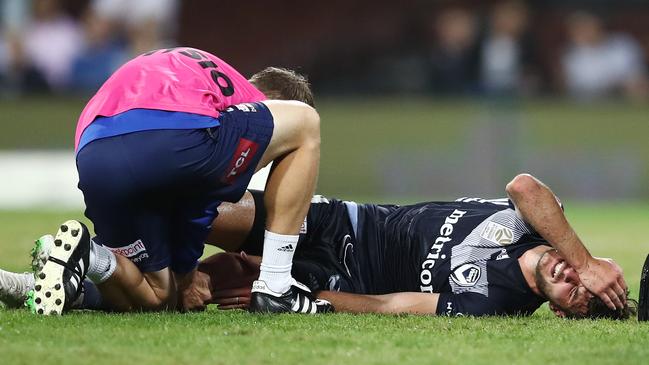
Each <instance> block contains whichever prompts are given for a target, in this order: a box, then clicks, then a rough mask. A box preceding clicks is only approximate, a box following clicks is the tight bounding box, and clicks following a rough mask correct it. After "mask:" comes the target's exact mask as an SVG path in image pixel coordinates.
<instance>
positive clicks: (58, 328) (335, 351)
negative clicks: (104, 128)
mask: <svg viewBox="0 0 649 365" xmlns="http://www.w3.org/2000/svg"><path fill="white" fill-rule="evenodd" d="M567 214H568V216H569V219H570V220H571V221H572V222H573V225H574V227H575V228H576V230H577V231H578V232H580V233H581V236H582V238H583V239H584V241H585V242H587V244H588V246H589V247H590V248H591V251H592V252H593V254H595V255H598V256H609V257H613V258H615V259H616V260H617V261H618V262H619V263H620V264H621V265H622V267H623V268H624V271H625V274H626V277H627V282H628V283H629V285H630V287H631V289H632V291H633V295H635V296H636V297H637V293H638V280H639V273H640V269H641V266H642V262H643V261H644V258H645V256H646V254H647V253H648V252H649V239H647V236H646V234H645V230H646V222H648V221H649V205H643V204H640V205H629V204H588V205H584V204H567ZM79 215H80V213H78V212H61V213H39V212H34V211H22V212H9V211H6V212H0V232H2V233H1V234H0V267H3V268H6V269H11V270H25V269H26V268H27V261H28V260H27V252H28V251H29V249H30V247H31V241H32V240H33V239H34V238H36V237H37V236H39V235H41V234H42V233H44V232H50V231H52V230H54V229H55V228H56V227H57V226H58V224H59V223H60V222H61V221H63V220H65V219H67V218H69V217H72V216H79ZM647 343H649V324H647V323H638V322H637V321H635V320H633V321H629V322H625V323H622V322H613V321H586V320H584V321H574V320H562V319H558V318H554V316H553V315H552V314H551V313H550V312H549V310H548V309H547V308H546V307H543V308H542V309H541V310H539V311H538V312H537V313H536V314H535V315H534V316H532V317H529V318H479V319H478V318H443V317H439V318H435V317H417V316H378V315H348V314H333V315H323V316H317V317H307V316H301V315H279V316H265V315H251V314H248V313H246V312H242V311H234V312H226V311H223V312H220V311H218V310H217V309H216V308H210V309H209V310H208V311H207V312H205V313H191V314H174V313H165V314H129V315H116V314H102V313H91V312H77V313H73V314H69V315H66V316H63V317H51V318H50V317H36V316H34V315H31V314H30V313H28V312H27V311H25V310H19V311H14V310H11V311H9V310H4V311H3V310H1V309H0V349H1V354H0V364H32V365H33V364H70V365H73V364H119V363H124V364H141V365H143V364H156V365H158V364H297V363H308V364H356V365H364V364H441V363H445V364H493V363H503V364H510V363H511V364H548V363H560V362H569V363H573V364H642V363H646V362H647V361H646V359H647V357H649V347H648V346H647Z"/></svg>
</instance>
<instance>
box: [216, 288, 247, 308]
mask: <svg viewBox="0 0 649 365" xmlns="http://www.w3.org/2000/svg"><path fill="white" fill-rule="evenodd" d="M250 289H251V287H250V286H247V287H242V288H232V289H222V290H215V291H214V292H213V293H212V299H211V301H210V303H213V304H218V306H219V307H218V308H219V309H225V310H227V309H247V308H248V305H250Z"/></svg>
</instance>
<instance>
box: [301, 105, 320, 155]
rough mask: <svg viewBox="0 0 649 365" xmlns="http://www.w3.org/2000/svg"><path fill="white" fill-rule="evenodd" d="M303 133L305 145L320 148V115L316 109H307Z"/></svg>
mask: <svg viewBox="0 0 649 365" xmlns="http://www.w3.org/2000/svg"><path fill="white" fill-rule="evenodd" d="M302 132H303V133H302V135H303V136H304V144H305V145H308V146H310V147H319V146H320V115H319V114H318V112H317V111H316V110H315V109H314V108H311V107H308V108H305V110H304V117H303V123H302Z"/></svg>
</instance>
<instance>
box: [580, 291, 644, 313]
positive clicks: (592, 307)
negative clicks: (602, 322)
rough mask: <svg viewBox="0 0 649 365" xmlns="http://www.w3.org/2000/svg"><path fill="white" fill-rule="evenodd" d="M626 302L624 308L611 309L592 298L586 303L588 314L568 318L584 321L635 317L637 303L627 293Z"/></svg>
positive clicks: (597, 298)
mask: <svg viewBox="0 0 649 365" xmlns="http://www.w3.org/2000/svg"><path fill="white" fill-rule="evenodd" d="M626 296H627V300H626V304H625V305H624V308H619V309H611V308H609V307H608V306H607V305H606V304H604V302H603V301H602V300H601V299H599V297H596V296H594V297H592V298H590V300H589V301H588V312H586V313H585V314H580V313H568V314H567V317H568V318H585V319H600V318H605V319H616V320H626V319H629V318H631V317H635V316H636V315H637V314H638V302H637V301H636V300H635V299H631V298H629V291H628V290H627V293H626Z"/></svg>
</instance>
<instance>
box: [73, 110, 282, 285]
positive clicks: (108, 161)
mask: <svg viewBox="0 0 649 365" xmlns="http://www.w3.org/2000/svg"><path fill="white" fill-rule="evenodd" d="M155 112H157V113H170V114H169V115H170V117H173V118H181V117H182V115H183V114H184V113H173V112H165V111H155ZM129 113H133V112H132V111H127V112H124V113H122V114H120V115H119V116H118V117H119V118H120V123H124V121H125V120H128V118H129V115H128V114H129ZM132 115H133V116H137V117H141V113H140V114H138V113H133V114H132ZM218 119H219V122H220V126H218V127H213V128H204V129H159V130H145V131H138V132H132V133H127V134H120V135H116V136H111V137H107V138H101V139H96V140H93V141H91V142H89V143H87V144H86V145H85V147H83V148H82V149H81V150H80V151H79V152H78V154H77V169H78V171H79V189H81V191H82V192H83V196H84V200H85V203H86V216H87V217H88V218H89V219H90V220H91V221H92V222H93V224H94V227H95V233H96V235H97V238H96V241H97V242H98V243H100V244H102V245H104V246H106V247H108V248H110V249H111V250H112V251H113V252H116V253H118V254H121V255H123V256H126V257H127V258H129V259H130V260H131V261H132V262H134V263H135V264H136V265H137V266H138V268H139V269H140V270H141V271H142V272H152V271H158V270H161V269H164V268H166V267H170V268H171V269H172V270H173V271H174V272H177V273H179V274H183V273H187V272H189V271H191V270H192V269H194V267H195V266H196V264H197V262H198V259H199V258H200V257H201V256H202V254H203V245H204V241H205V238H206V237H207V234H208V233H209V230H210V228H211V225H212V221H213V220H214V218H216V216H217V214H218V213H217V207H218V206H219V204H220V203H221V202H222V201H228V202H236V201H238V200H239V199H241V197H242V196H243V193H244V192H245V189H246V187H247V186H248V183H249V182H250V178H251V177H252V175H253V173H254V171H255V168H256V167H257V165H258V163H259V161H260V159H261V157H262V155H263V154H264V151H265V150H266V148H267V147H268V144H269V143H270V139H271V137H272V134H273V125H274V124H273V117H272V115H271V113H270V111H269V110H268V108H267V107H266V106H265V105H264V104H261V103H255V104H242V105H238V106H235V107H232V108H229V109H228V110H227V111H225V112H223V113H222V114H221V115H220V116H219V118H218Z"/></svg>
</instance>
